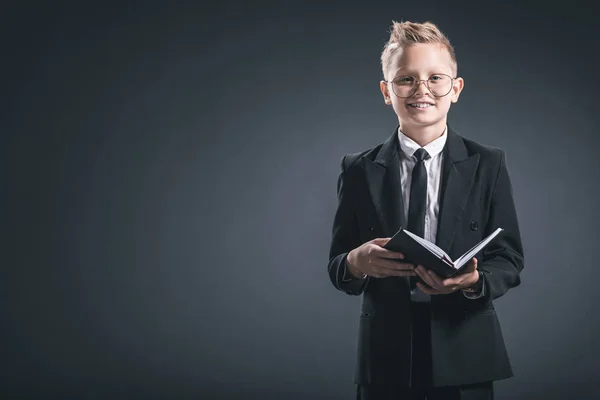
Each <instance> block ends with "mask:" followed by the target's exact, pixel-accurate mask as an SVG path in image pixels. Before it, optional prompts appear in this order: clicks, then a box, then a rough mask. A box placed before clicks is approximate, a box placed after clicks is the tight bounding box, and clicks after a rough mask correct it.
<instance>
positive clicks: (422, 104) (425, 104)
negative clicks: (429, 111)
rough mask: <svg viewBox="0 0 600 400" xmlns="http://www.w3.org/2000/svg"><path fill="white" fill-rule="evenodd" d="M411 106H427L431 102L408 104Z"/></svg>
mask: <svg viewBox="0 0 600 400" xmlns="http://www.w3.org/2000/svg"><path fill="white" fill-rule="evenodd" d="M409 105H410V106H411V107H415V108H427V107H429V106H431V104H429V103H413V104H409Z"/></svg>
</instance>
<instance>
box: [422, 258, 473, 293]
mask: <svg viewBox="0 0 600 400" xmlns="http://www.w3.org/2000/svg"><path fill="white" fill-rule="evenodd" d="M415 271H416V272H417V275H419V276H420V277H421V279H422V280H423V281H424V282H425V283H427V285H424V284H423V283H422V282H417V286H418V287H419V289H421V290H422V291H423V293H426V294H429V295H434V294H448V293H452V292H456V291H457V290H461V289H465V288H468V287H471V286H473V285H474V284H475V283H477V281H478V280H479V272H477V259H476V258H475V257H473V259H471V261H469V263H468V264H467V266H466V267H464V268H463V269H462V270H461V272H460V273H458V274H456V275H454V276H453V277H452V278H447V279H442V278H440V276H439V275H438V274H436V273H435V272H433V271H431V270H428V269H426V268H424V267H423V266H422V265H419V266H418V267H417V268H416V269H415Z"/></svg>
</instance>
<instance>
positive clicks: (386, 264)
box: [346, 238, 417, 278]
mask: <svg viewBox="0 0 600 400" xmlns="http://www.w3.org/2000/svg"><path fill="white" fill-rule="evenodd" d="M389 240H390V238H378V239H373V240H371V241H369V242H366V243H363V244H362V245H361V246H359V247H357V248H356V249H354V250H352V251H350V253H348V259H347V262H346V265H347V266H348V268H349V270H350V273H352V275H354V276H356V277H360V276H362V275H363V274H367V275H369V276H373V277H375V278H385V277H388V276H417V273H416V272H415V266H414V265H413V264H407V263H404V262H402V261H401V260H403V259H404V254H402V253H398V252H395V251H390V250H387V249H384V248H383V247H382V246H384V245H385V244H386V243H387V242H388V241H389Z"/></svg>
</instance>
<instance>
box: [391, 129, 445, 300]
mask: <svg viewBox="0 0 600 400" xmlns="http://www.w3.org/2000/svg"><path fill="white" fill-rule="evenodd" d="M447 138H448V134H447V129H444V133H443V134H442V135H441V136H440V137H439V138H437V139H435V140H433V141H431V142H429V143H428V144H427V145H425V146H424V147H423V148H424V149H425V150H426V151H427V153H429V156H430V157H429V159H427V160H425V161H424V163H425V169H426V170H427V199H426V204H425V210H426V211H425V233H424V237H423V239H425V240H428V241H430V242H431V243H435V237H436V234H437V221H438V214H439V211H440V201H439V199H440V183H441V177H442V162H443V157H444V153H443V151H442V150H444V146H445V145H446V139H447ZM398 141H399V143H400V150H401V151H400V152H399V153H400V185H401V187H402V200H403V204H404V210H403V212H404V220H405V221H407V220H408V207H409V201H410V185H411V178H412V171H413V168H414V167H415V164H416V163H417V159H416V157H414V154H415V152H416V151H417V150H418V149H420V148H421V146H420V145H419V144H418V143H417V142H415V141H414V140H412V139H411V138H409V137H408V136H406V135H405V134H404V133H402V131H400V129H398ZM425 267H427V266H425ZM410 298H411V300H412V301H430V296H429V295H428V294H425V293H423V292H422V291H421V290H420V289H419V288H418V287H415V289H414V290H413V291H411V293H410Z"/></svg>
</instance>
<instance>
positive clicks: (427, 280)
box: [415, 265, 442, 290]
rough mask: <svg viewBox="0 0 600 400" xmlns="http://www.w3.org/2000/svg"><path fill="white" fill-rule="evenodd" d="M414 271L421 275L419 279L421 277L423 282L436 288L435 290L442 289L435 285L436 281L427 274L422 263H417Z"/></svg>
mask: <svg viewBox="0 0 600 400" xmlns="http://www.w3.org/2000/svg"><path fill="white" fill-rule="evenodd" d="M415 271H416V272H417V274H418V275H419V276H420V277H421V279H423V281H425V283H426V284H427V285H429V286H430V287H431V288H433V289H436V290H440V289H442V287H440V286H439V285H437V284H436V282H435V281H434V280H433V279H432V278H431V275H429V274H428V273H427V269H426V268H425V267H423V266H422V265H419V266H418V267H417V269H416V270H415Z"/></svg>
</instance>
